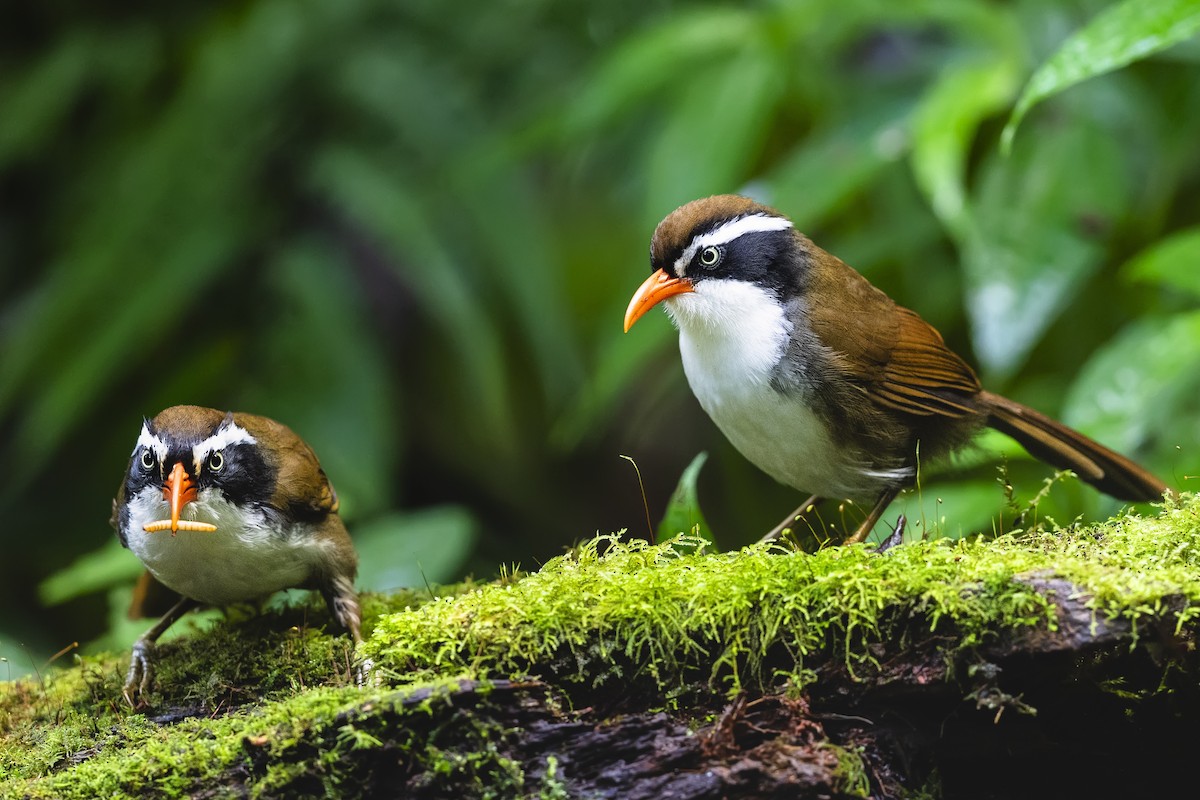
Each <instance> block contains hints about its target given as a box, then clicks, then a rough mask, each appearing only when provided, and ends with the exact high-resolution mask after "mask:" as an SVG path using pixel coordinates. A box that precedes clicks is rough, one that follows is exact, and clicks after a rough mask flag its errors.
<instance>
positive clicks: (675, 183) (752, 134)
mask: <svg viewBox="0 0 1200 800" xmlns="http://www.w3.org/2000/svg"><path fill="white" fill-rule="evenodd" d="M749 44H750V46H748V47H747V49H746V50H744V51H743V52H741V53H740V54H738V55H737V56H736V57H734V58H732V59H728V60H725V61H722V62H720V63H718V64H710V65H708V66H707V67H706V68H705V69H703V70H702V71H700V72H699V73H698V74H697V75H695V76H693V79H692V80H691V81H689V82H688V83H687V84H685V86H683V87H681V88H682V94H681V95H680V96H679V99H678V101H677V102H676V103H675V104H674V106H673V107H672V108H670V109H669V112H668V117H667V121H666V125H665V126H664V128H663V130H662V131H661V133H660V134H659V135H658V137H657V138H656V139H655V141H654V143H653V145H652V146H651V148H650V150H649V153H648V159H649V163H648V164H647V170H648V177H647V183H646V209H647V212H648V213H649V214H651V215H654V214H657V215H658V216H663V215H665V213H666V212H667V211H669V210H671V209H672V208H675V207H676V206H679V205H682V204H683V203H686V202H687V201H689V200H693V199H695V198H697V197H704V196H705V195H709V194H715V193H718V192H721V191H728V190H730V189H732V188H734V187H735V186H736V185H737V184H738V183H740V182H741V176H742V175H743V174H744V173H745V170H746V169H747V168H748V167H749V166H750V165H751V164H753V162H754V160H755V159H756V158H757V156H758V151H759V149H760V148H761V146H762V142H763V139H764V137H765V134H766V131H767V129H768V125H767V120H768V118H769V117H770V115H771V113H772V112H773V111H774V110H775V107H776V104H777V103H778V102H779V98H780V95H781V92H782V88H783V83H782V81H781V79H780V72H781V65H780V64H779V63H778V62H777V61H776V60H775V59H774V58H773V57H772V53H771V51H770V50H768V49H767V48H766V46H765V45H764V44H761V43H755V42H751V43H749Z"/></svg>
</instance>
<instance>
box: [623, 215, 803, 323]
mask: <svg viewBox="0 0 1200 800" xmlns="http://www.w3.org/2000/svg"><path fill="white" fill-rule="evenodd" d="M802 241H803V239H802V237H800V236H798V235H797V234H796V232H795V230H794V228H793V226H792V222H791V220H789V219H788V218H787V217H785V216H783V215H782V214H780V213H779V212H778V211H775V210H774V209H772V208H769V207H767V206H764V205H762V204H760V203H757V202H755V201H754V200H751V199H749V198H746V197H740V196H738V195H716V196H714V197H706V198H703V199H701V200H694V201H692V202H690V203H688V204H687V205H684V206H681V207H679V208H677V209H676V210H675V211H672V212H671V213H670V214H669V215H667V217H666V218H665V219H664V220H663V221H662V222H660V223H659V225H658V228H657V229H656V230H655V232H654V238H653V239H652V240H651V243H650V268H651V270H652V272H651V274H650V277H649V278H647V279H646V281H645V282H644V283H643V284H642V285H641V286H640V287H638V290H637V291H636V292H635V293H634V295H633V298H632V299H631V300H630V302H629V308H628V309H627V310H626V312H625V330H626V331H628V330H629V329H630V328H631V327H632V326H633V324H634V323H635V322H637V320H638V319H639V318H641V317H642V315H643V314H645V313H646V312H647V311H649V310H650V309H651V308H653V307H654V306H656V305H658V304H659V303H664V307H665V308H666V310H667V313H668V314H670V316H671V317H672V319H674V320H675V322H676V324H678V325H679V326H680V327H690V326H693V325H698V326H706V327H711V326H716V325H721V324H722V323H725V322H733V323H736V321H737V320H738V318H739V317H740V316H742V315H744V314H748V313H753V309H754V308H755V307H757V306H760V305H761V304H763V303H775V304H779V303H782V302H784V300H785V299H786V298H788V297H790V296H792V295H793V294H795V293H797V292H798V291H799V287H798V285H797V283H798V281H799V279H800V277H801V271H800V270H798V269H797V268H795V265H796V264H797V256H798V255H799V254H800V253H799V248H800V247H801V242H802Z"/></svg>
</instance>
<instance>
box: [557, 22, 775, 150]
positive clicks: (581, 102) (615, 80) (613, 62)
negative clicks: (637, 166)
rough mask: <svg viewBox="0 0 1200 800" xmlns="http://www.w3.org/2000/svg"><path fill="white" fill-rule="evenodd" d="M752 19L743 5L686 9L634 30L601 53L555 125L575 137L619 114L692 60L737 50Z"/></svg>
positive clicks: (700, 61)
mask: <svg viewBox="0 0 1200 800" xmlns="http://www.w3.org/2000/svg"><path fill="white" fill-rule="evenodd" d="M757 25H758V20H757V18H756V15H755V13H754V12H752V11H749V10H747V9H744V8H731V7H722V6H712V7H710V8H703V9H692V10H687V11H683V12H682V13H680V14H678V15H675V16H673V17H670V18H668V19H666V20H665V21H663V22H662V23H660V24H657V25H654V26H652V27H650V28H647V29H644V30H640V31H637V32H635V33H633V34H632V35H631V36H629V37H628V38H627V39H625V40H624V41H622V42H621V44H620V45H619V46H618V47H617V48H616V49H615V50H613V51H612V52H611V53H609V54H607V55H606V57H605V59H604V61H603V63H602V64H601V66H600V68H599V69H598V70H596V72H595V74H594V75H591V76H589V78H588V81H587V83H586V84H585V85H584V87H583V89H582V91H581V92H580V94H579V95H578V96H577V97H576V98H575V100H574V102H572V103H571V105H570V106H569V107H568V108H567V109H566V111H565V113H564V114H563V117H562V120H561V128H562V131H563V134H564V136H565V137H567V139H568V140H575V139H578V138H580V137H581V136H583V135H586V134H589V133H591V132H593V131H595V130H597V129H598V128H602V127H604V126H606V125H609V124H611V123H612V122H613V121H614V120H615V119H616V118H618V117H621V116H624V115H626V114H628V113H630V111H631V110H632V109H633V108H634V107H635V106H636V105H637V104H638V103H639V102H641V101H642V100H644V99H646V98H647V97H649V96H650V95H651V94H653V93H654V92H655V91H656V90H658V89H660V88H661V87H663V86H670V85H671V83H672V82H674V81H675V80H677V79H679V78H680V77H682V76H684V75H686V74H688V73H689V72H690V71H691V70H692V69H693V68H695V67H696V66H697V65H703V64H706V63H711V62H712V61H713V60H714V59H717V60H722V59H723V58H725V57H726V56H727V55H728V54H730V53H733V52H737V51H738V50H740V49H741V48H742V47H743V46H744V44H745V42H746V40H747V39H748V38H750V37H751V35H752V33H753V31H754V30H755V27H756V26H757Z"/></svg>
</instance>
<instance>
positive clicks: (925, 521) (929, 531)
mask: <svg viewBox="0 0 1200 800" xmlns="http://www.w3.org/2000/svg"><path fill="white" fill-rule="evenodd" d="M1005 510H1006V509H1005V501H1004V491H1003V489H1002V487H1001V486H1000V485H999V484H998V483H996V482H995V481H989V482H984V483H979V482H964V481H959V482H952V483H943V484H939V485H937V486H933V487H929V488H927V489H920V490H914V491H911V492H905V493H903V494H902V495H900V497H899V498H897V499H896V502H895V503H893V504H892V506H891V507H890V508H889V509H888V512H887V513H886V514H885V515H884V517H885V518H884V519H883V520H882V521H881V522H880V524H879V525H877V526H876V527H875V530H874V531H873V533H872V536H871V540H872V541H882V540H883V539H885V538H887V537H888V536H889V535H890V534H891V533H892V531H893V529H894V528H895V525H896V518H897V517H898V516H899V515H900V514H904V515H905V517H906V518H907V520H908V530H907V531H906V533H905V536H904V538H905V539H906V540H909V541H911V540H913V539H940V538H949V539H958V538H960V537H962V536H969V535H972V534H978V533H982V534H986V535H991V534H993V533H996V532H997V531H995V530H994V528H995V525H996V520H998V519H999V518H1000V517H1001V516H1002V515H1003V513H1004V512H1005Z"/></svg>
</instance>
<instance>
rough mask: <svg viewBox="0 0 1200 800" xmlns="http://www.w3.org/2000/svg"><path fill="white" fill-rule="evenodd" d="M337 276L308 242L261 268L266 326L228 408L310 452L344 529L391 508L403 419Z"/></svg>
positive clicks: (378, 351) (360, 304)
mask: <svg viewBox="0 0 1200 800" xmlns="http://www.w3.org/2000/svg"><path fill="white" fill-rule="evenodd" d="M345 271H346V266H345V264H344V263H343V261H342V260H341V259H339V258H338V257H337V256H336V254H334V253H332V252H330V251H329V249H328V248H327V247H325V246H324V245H323V244H320V243H318V242H314V241H311V240H306V239H298V240H296V241H295V242H294V243H293V244H292V245H291V246H290V247H288V248H287V249H285V250H283V251H282V252H280V253H279V254H278V255H277V256H276V258H275V259H274V261H273V263H272V264H271V265H270V266H269V268H268V279H269V284H270V286H271V288H272V292H271V294H272V296H273V297H275V298H276V300H275V303H274V304H273V308H272V309H271V310H270V312H269V313H270V314H271V316H272V319H271V320H270V325H269V326H268V327H267V328H266V330H265V332H264V334H263V335H262V337H261V338H260V339H259V340H258V341H257V342H256V343H255V347H254V349H255V351H257V352H256V354H257V356H258V358H257V359H256V360H257V363H258V366H257V375H256V376H255V380H254V382H253V383H251V384H250V385H249V386H248V387H247V388H246V390H245V391H244V393H243V394H242V396H241V397H240V398H238V400H239V407H244V408H246V409H247V410H249V409H253V410H254V411H256V412H257V413H261V414H265V415H267V416H270V417H273V418H275V419H277V420H279V421H280V422H283V423H285V424H286V425H288V427H290V428H292V429H293V430H295V431H296V432H297V433H298V434H300V436H301V438H303V439H305V440H306V441H307V442H308V443H309V444H310V445H311V446H312V447H313V449H314V450H315V451H316V453H317V457H318V458H319V459H320V460H321V465H322V467H324V469H325V472H326V474H328V475H329V478H330V480H331V481H332V482H333V485H334V487H336V489H337V492H338V496H339V498H340V499H341V501H342V514H343V516H345V517H346V518H347V519H349V520H353V519H356V518H359V517H364V516H369V515H372V514H378V513H379V512H381V511H382V510H383V509H384V508H386V507H387V505H388V504H389V502H390V501H391V496H392V487H393V486H395V484H396V480H397V474H396V473H397V466H398V463H399V461H400V458H399V456H400V453H399V451H398V449H397V448H396V445H395V442H396V441H397V440H398V439H399V438H400V436H401V430H402V428H401V421H402V419H403V414H402V408H401V406H400V403H399V400H398V398H397V396H396V392H395V391H394V389H393V385H392V380H391V378H390V374H391V372H392V368H391V364H390V363H389V361H388V358H387V355H386V354H385V352H384V350H383V348H382V347H381V346H380V343H379V341H378V338H377V332H376V331H374V330H372V329H371V327H370V326H368V325H366V324H364V318H365V311H366V308H365V298H363V297H361V296H360V295H359V294H358V293H357V292H356V291H355V288H354V287H349V286H346V285H345ZM264 313H267V312H264Z"/></svg>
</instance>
